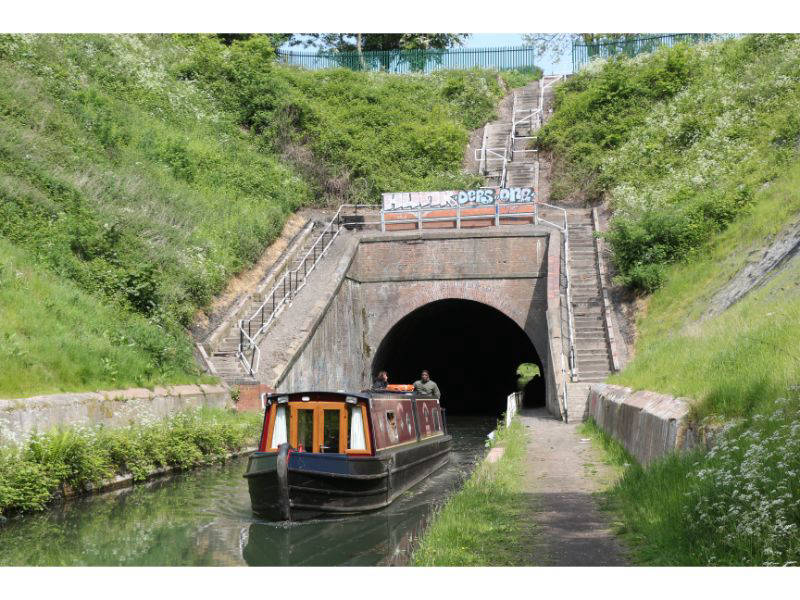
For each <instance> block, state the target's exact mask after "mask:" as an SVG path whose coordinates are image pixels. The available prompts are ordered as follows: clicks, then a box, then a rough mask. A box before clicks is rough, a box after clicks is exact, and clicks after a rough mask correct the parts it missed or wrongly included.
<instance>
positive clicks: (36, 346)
mask: <svg viewBox="0 0 800 600" xmlns="http://www.w3.org/2000/svg"><path fill="white" fill-rule="evenodd" d="M274 58H275V56H274V51H273V49H272V48H271V47H270V46H269V42H268V41H267V39H266V37H263V36H256V37H254V38H252V39H250V40H247V41H246V42H236V43H234V44H233V45H232V46H230V47H227V46H224V45H223V44H222V43H220V41H219V39H217V38H214V37H209V36H171V35H121V36H120V35H107V36H98V35H3V36H0V132H1V133H2V135H0V236H1V237H2V238H3V239H4V240H6V246H5V247H7V248H10V247H12V246H13V248H15V249H16V250H15V252H16V254H14V258H13V260H14V261H16V262H19V261H23V262H24V263H25V268H24V269H23V271H24V272H25V273H26V277H28V278H30V279H31V282H32V281H34V280H36V281H41V282H44V281H47V284H46V286H44V284H42V285H38V284H37V285H38V287H37V290H38V291H39V292H41V293H42V294H45V295H43V296H31V295H30V294H28V295H25V294H20V293H7V294H4V295H3V296H2V298H3V302H4V303H3V304H2V305H0V310H2V311H3V314H4V317H5V319H4V321H5V323H4V324H3V332H4V334H6V335H8V336H14V338H13V343H11V342H9V343H6V344H3V346H2V347H0V354H4V355H6V356H8V355H11V354H15V355H18V356H25V357H26V358H25V360H19V359H18V358H17V359H15V361H14V362H13V363H12V365H13V367H14V369H15V370H14V371H13V372H12V374H11V375H10V376H7V377H4V378H0V396H9V395H11V396H18V395H26V394H34V393H38V392H50V391H59V390H62V391H69V390H79V389H87V388H97V387H109V386H121V385H128V384H136V385H147V384H155V383H167V382H178V381H186V380H198V378H199V377H200V375H199V373H198V371H197V368H196V366H195V364H194V361H193V360H192V356H191V340H190V338H189V336H188V335H187V333H186V327H187V325H189V323H190V322H191V320H192V318H193V317H194V315H195V314H196V312H197V311H198V309H203V308H204V307H206V306H207V305H208V304H209V303H210V300H211V299H212V297H213V295H214V294H216V293H218V292H219V291H221V290H222V289H223V288H224V286H225V284H226V282H227V281H228V280H229V279H230V277H231V276H233V275H235V274H236V273H237V272H239V271H241V270H242V269H244V268H246V267H247V266H249V265H250V264H252V262H253V261H254V260H255V259H256V258H257V257H258V256H259V255H260V253H261V252H262V251H263V249H264V248H265V247H266V246H267V245H269V244H270V243H271V242H272V241H273V240H274V239H275V237H276V236H277V235H278V233H279V232H280V229H281V227H282V225H283V223H284V222H285V220H286V218H287V216H288V215H289V214H290V213H291V212H292V211H294V210H296V209H297V208H299V207H301V206H303V205H307V204H310V203H314V202H320V201H322V197H323V196H324V195H330V196H336V197H338V198H341V199H354V200H359V201H371V202H374V201H377V200H378V198H379V195H378V194H379V192H381V191H385V190H390V189H395V190H397V189H423V188H428V187H432V188H436V187H446V188H452V187H459V186H468V185H473V184H474V183H475V179H474V177H472V176H469V175H465V174H462V173H461V169H460V165H461V158H462V152H463V147H464V144H465V143H466V140H467V136H468V131H469V128H471V127H474V126H477V125H479V124H480V123H481V122H483V121H485V120H486V119H488V118H490V117H491V116H492V113H493V110H494V106H495V103H496V101H497V100H498V99H499V98H500V96H501V95H502V91H501V87H500V83H498V82H499V81H500V80H499V78H498V74H497V73H495V72H489V71H474V72H463V73H455V72H454V73H440V74H437V75H435V76H432V77H422V76H394V75H386V74H369V73H352V72H350V71H346V70H335V71H325V72H317V73H307V72H303V71H299V70H296V69H291V68H287V67H282V66H280V65H277V64H276V63H275V62H274ZM508 78H509V80H510V81H512V82H513V83H514V84H516V85H521V84H522V83H523V82H524V81H525V80H527V79H528V78H530V76H525V75H521V74H513V75H509V76H508ZM8 243H10V244H11V246H8ZM10 253H11V250H9V257H11V254H10ZM8 260H11V258H9V259H8ZM8 260H6V261H5V262H6V263H8ZM59 286H63V288H64V289H63V290H59V289H58V287H59ZM45 287H46V288H47V291H46V292H45V289H44V288H45ZM76 289H80V290H82V291H83V292H85V295H83V296H82V300H81V302H82V304H81V307H82V309H83V310H82V311H72V313H71V316H70V319H69V323H70V324H71V326H73V327H75V329H76V331H79V332H81V337H80V339H81V340H82V341H83V343H84V344H85V346H86V348H87V350H88V351H87V353H86V354H85V356H81V355H80V354H79V353H77V352H76V351H74V342H75V339H71V337H70V336H69V334H68V332H67V330H66V329H65V328H64V327H61V326H51V325H50V324H49V321H50V319H51V315H52V311H48V310H45V309H44V308H41V307H47V306H49V305H51V304H53V303H55V304H56V305H59V306H62V307H63V304H64V298H67V297H71V295H73V293H74V291H75V290H76ZM31 302H33V303H37V304H39V305H40V308H41V309H34V308H32V307H30V306H26V303H31ZM97 304H102V305H105V306H106V307H107V308H106V310H105V312H103V311H102V310H95V309H94V308H93V305H97ZM111 313H116V314H117V315H119V318H118V319H116V320H114V319H109V318H108V317H107V315H108V314H111ZM33 316H35V318H37V319H40V321H38V322H36V326H33V324H32V322H31V321H30V319H31V318H33ZM20 323H27V324H28V325H27V326H25V327H24V328H23V329H19V328H18V326H19V327H22V326H21V325H19V324H20ZM12 324H17V325H14V326H12ZM134 324H135V325H134ZM134 330H135V331H134ZM115 345H124V346H125V347H126V349H125V350H119V349H118V350H114V351H110V350H109V351H106V350H108V349H109V348H110V347H111V346H115ZM61 348H64V349H65V350H64V351H63V352H62V351H61V350H60V349H61ZM99 348H105V349H106V350H103V351H102V354H103V356H102V357H101V358H102V360H101V361H100V362H99V363H98V362H97V359H98V357H99V353H100V351H99V350H98V349H99ZM51 352H52V353H54V354H55V356H47V355H48V354H49V353H51Z"/></svg>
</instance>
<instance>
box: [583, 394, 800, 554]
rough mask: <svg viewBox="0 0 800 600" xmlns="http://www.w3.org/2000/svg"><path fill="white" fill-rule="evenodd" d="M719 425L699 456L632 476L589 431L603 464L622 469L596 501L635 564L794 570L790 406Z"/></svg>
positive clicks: (799, 516) (669, 460) (799, 431)
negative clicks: (611, 515) (617, 521)
mask: <svg viewBox="0 0 800 600" xmlns="http://www.w3.org/2000/svg"><path fill="white" fill-rule="evenodd" d="M794 396H795V397H794V399H790V398H789V397H788V396H787V398H784V399H782V400H779V401H778V402H776V404H775V406H773V408H772V410H770V411H768V412H760V413H758V414H757V415H755V416H754V417H753V419H752V420H751V421H749V422H748V423H740V424H738V425H735V426H729V427H728V428H727V430H726V431H725V432H724V433H723V434H722V435H721V436H720V439H719V442H718V444H717V445H716V447H715V448H714V449H712V450H711V451H710V452H708V453H707V454H703V453H702V452H699V451H698V452H693V453H691V454H686V455H678V454H673V455H669V456H667V457H666V458H664V459H661V460H659V461H657V462H655V463H653V464H652V465H650V466H648V468H647V469H642V468H641V467H640V466H639V465H638V464H637V463H636V462H635V460H633V459H632V458H631V457H630V456H629V455H628V454H627V452H625V450H624V448H622V446H621V445H620V444H619V443H618V442H616V441H614V440H612V439H611V438H609V437H608V436H607V435H606V434H605V433H604V432H603V431H602V430H600V429H599V428H597V426H596V425H594V424H593V423H592V424H591V425H590V426H589V427H587V428H586V429H585V432H586V433H591V434H592V435H593V437H595V439H598V440H599V441H600V443H601V445H602V446H603V447H605V449H606V450H607V452H608V453H609V456H610V462H612V463H614V464H619V465H622V466H624V468H625V471H624V475H623V477H622V478H621V479H620V481H619V483H617V485H616V486H615V487H613V488H612V489H611V490H609V491H607V492H606V494H605V496H606V500H607V508H609V509H611V510H614V511H616V512H617V513H618V514H619V515H620V516H621V517H622V521H623V523H622V527H621V533H623V535H625V537H626V538H627V540H628V541H629V542H630V544H631V545H632V547H633V550H634V552H635V555H636V557H637V559H638V562H640V563H642V564H652V565H731V566H745V565H764V566H776V565H794V564H798V562H800V535H798V527H800V486H798V485H797V482H796V474H797V473H798V471H800V452H798V450H800V423H799V422H798V420H797V415H798V413H799V412H800V399H799V397H798V395H797V394H796V392H795V394H794Z"/></svg>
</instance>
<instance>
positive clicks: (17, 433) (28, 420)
mask: <svg viewBox="0 0 800 600" xmlns="http://www.w3.org/2000/svg"><path fill="white" fill-rule="evenodd" d="M199 406H213V407H219V408H222V407H226V406H230V392H229V391H228V389H227V388H225V387H223V386H220V385H206V384H201V385H174V386H168V387H156V388H155V389H153V390H152V391H151V390H148V389H144V388H130V389H126V390H111V391H102V392H84V393H77V394H53V395H48V396H34V397H32V398H21V399H17V400H0V444H3V443H8V442H12V443H14V442H16V443H20V442H24V441H25V440H27V439H28V438H30V436H31V435H32V434H33V433H34V432H36V431H38V432H45V431H47V430H49V429H52V428H53V427H63V426H69V427H78V426H82V425H84V426H87V425H96V424H103V425H107V426H109V427H123V426H126V425H133V424H137V423H142V422H146V421H149V420H159V419H164V418H166V417H168V416H170V415H172V414H174V413H176V412H178V411H180V410H183V409H185V408H189V407H199Z"/></svg>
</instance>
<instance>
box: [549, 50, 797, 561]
mask: <svg viewBox="0 0 800 600" xmlns="http://www.w3.org/2000/svg"><path fill="white" fill-rule="evenodd" d="M799 58H800V38H798V37H797V36H784V35H766V36H761V35H755V36H747V37H745V38H743V39H741V40H735V41H727V42H724V43H718V44H711V45H699V46H695V47H692V48H687V47H676V48H673V49H662V50H659V51H658V52H656V53H654V54H653V55H649V56H641V57H637V58H636V59H633V60H627V59H621V60H611V61H607V62H603V63H598V64H597V65H594V66H592V67H590V68H589V69H588V70H586V71H585V72H582V73H580V74H579V75H577V76H576V77H575V78H574V79H573V80H571V81H570V82H568V83H567V84H566V85H565V86H563V87H562V89H561V90H560V91H559V92H558V102H559V108H558V110H557V111H556V113H555V115H554V118H553V119H552V121H551V122H550V123H549V124H548V125H547V126H546V128H545V132H544V137H545V139H546V141H547V144H548V146H549V147H550V148H551V150H552V151H553V152H554V156H555V157H556V159H557V161H558V160H560V161H561V165H560V169H561V171H560V175H559V177H558V180H557V181H556V184H555V193H556V194H557V195H558V196H559V197H560V198H565V197H566V196H570V195H575V196H578V197H580V196H584V197H586V198H588V199H590V200H601V199H604V200H608V201H609V202H610V207H611V208H612V210H613V217H612V220H611V224H610V230H609V234H608V238H609V241H610V244H611V247H612V250H613V255H614V262H615V264H616V266H617V269H618V271H619V279H618V281H619V282H620V283H623V284H626V285H628V286H630V287H632V288H633V289H635V290H638V291H645V292H653V293H652V295H651V296H649V298H648V299H647V302H646V305H645V306H646V309H645V310H644V311H642V312H641V313H640V314H639V315H638V318H637V328H636V329H637V334H638V335H637V339H636V349H635V355H634V358H633V360H632V361H631V362H630V363H629V364H628V365H627V367H626V368H625V370H624V371H623V372H622V373H620V374H618V375H615V376H612V377H611V378H610V379H609V382H610V383H618V384H622V385H627V386H631V387H633V388H635V389H650V390H656V391H660V392H665V393H670V394H673V395H677V396H686V397H689V398H690V399H691V401H692V405H691V410H692V413H691V418H692V419H693V420H695V421H696V422H697V423H698V424H699V425H704V424H710V425H714V424H716V425H719V424H720V423H721V422H727V423H728V425H727V426H726V431H725V433H724V435H722V436H721V437H720V438H719V441H718V444H717V446H716V447H715V449H714V450H712V451H710V452H708V453H703V452H701V451H697V452H694V453H691V454H688V455H682V456H681V455H672V456H668V457H666V458H665V459H663V460H661V461H658V462H656V463H654V464H652V465H650V466H648V468H647V469H642V468H641V467H639V466H638V465H636V464H635V463H634V461H633V460H632V459H630V457H629V456H627V454H626V453H625V452H624V450H622V449H621V447H619V445H618V444H616V443H615V442H612V441H611V440H610V439H609V438H607V436H605V441H604V445H605V446H606V448H607V449H608V450H609V451H610V452H611V453H612V455H613V456H614V458H612V459H611V461H612V462H614V463H616V464H618V465H625V463H628V465H627V466H624V467H623V468H624V469H625V474H624V477H623V478H622V479H621V480H620V482H619V484H618V485H617V486H615V487H614V488H613V489H612V490H611V491H610V493H609V500H610V502H611V506H612V507H614V508H615V509H616V510H617V511H618V512H619V514H620V516H621V519H622V529H623V531H624V532H625V533H626V535H627V536H628V537H629V539H630V541H631V542H632V544H633V545H634V549H635V550H636V554H637V557H638V560H639V561H640V562H642V563H645V564H654V565H708V564H718V565H764V564H773V565H774V564H795V563H796V562H797V561H798V557H799V556H800V546H799V545H798V540H800V536H799V535H798V531H797V528H798V527H800V486H798V484H797V478H796V476H795V474H796V472H797V469H798V463H797V456H798V454H797V451H796V447H797V445H798V443H800V426H799V425H798V424H797V423H798V421H800V399H799V398H798V393H797V385H798V381H797V373H798V370H797V365H798V364H800V354H798V339H800V261H798V260H796V259H793V260H791V261H789V262H787V263H785V264H784V265H782V267H781V268H780V269H778V270H776V271H774V272H772V273H770V274H769V277H768V278H767V279H766V282H765V283H764V284H763V285H761V286H760V287H756V288H755V289H752V290H750V291H749V292H748V293H747V294H746V295H745V296H744V297H742V298H741V299H739V300H738V301H737V302H736V303H735V304H733V305H732V306H730V307H728V308H726V309H725V307H724V306H719V305H717V304H718V302H719V301H718V300H717V299H716V298H715V296H716V295H717V294H718V292H719V291H720V290H721V289H722V288H723V287H724V286H725V285H726V284H727V283H728V282H729V281H731V279H732V278H733V277H734V276H735V275H736V274H737V273H738V272H740V271H741V269H742V268H743V267H744V266H745V265H747V264H748V263H749V262H751V261H753V260H754V258H756V257H759V256H760V255H761V253H762V252H763V250H764V249H765V247H766V246H767V245H769V244H770V243H771V242H772V241H773V240H774V239H775V237H776V236H777V235H778V234H779V233H780V232H781V231H782V230H784V229H785V228H786V227H787V225H789V224H791V223H793V222H795V221H796V220H797V218H798V215H800V194H799V193H798V192H797V190H798V189H800V161H798V150H799V149H800V144H798V140H800V121H798V120H797V114H798V109H800V88H799V87H798V85H800V84H798V81H800V79H798V75H800V60H798V59H799ZM723 309H724V310H723Z"/></svg>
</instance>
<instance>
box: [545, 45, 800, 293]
mask: <svg viewBox="0 0 800 600" xmlns="http://www.w3.org/2000/svg"><path fill="white" fill-rule="evenodd" d="M798 52H800V38H798V37H797V36H783V35H774V36H772V35H771V36H746V37H744V38H742V39H740V40H729V41H726V42H721V43H714V44H699V45H696V46H692V47H688V46H686V45H678V46H676V47H674V48H662V49H660V50H658V51H656V52H654V53H652V54H650V55H641V56H638V57H636V58H633V59H629V58H625V57H617V58H613V59H610V60H607V61H605V62H598V63H597V64H594V65H592V66H591V67H589V68H587V69H584V70H583V71H581V72H580V73H578V74H576V75H575V77H573V78H571V79H570V80H568V81H567V82H566V83H565V84H564V85H562V86H560V87H559V88H558V89H557V90H556V105H557V110H556V112H555V114H554V115H553V117H552V118H551V119H550V121H549V122H548V123H547V124H546V125H545V127H544V128H543V130H542V133H541V136H540V139H541V143H542V145H543V146H544V147H545V148H547V149H549V150H551V151H552V152H553V153H554V154H556V155H557V156H558V157H559V159H560V160H558V161H556V162H555V163H554V164H555V165H556V166H557V169H556V172H555V180H554V182H553V186H552V195H553V197H554V198H556V199H558V198H560V197H565V196H578V197H583V198H585V199H586V200H587V201H601V200H608V201H610V204H611V207H612V209H613V211H614V216H613V218H612V221H611V224H610V231H609V236H608V239H609V243H610V247H611V250H612V254H613V261H614V264H615V266H616V267H617V270H618V272H619V277H618V281H619V282H620V283H623V284H625V285H628V286H630V287H632V288H634V289H636V290H639V291H645V292H651V291H653V290H654V289H656V288H657V287H659V286H660V285H661V284H662V283H663V280H664V277H663V267H664V266H665V265H668V264H670V263H673V262H676V261H681V260H684V259H691V258H692V257H693V256H694V255H695V254H696V253H697V252H699V251H701V250H702V249H703V247H704V246H705V245H706V243H707V242H708V241H709V240H710V239H711V237H712V236H713V235H714V234H715V233H717V232H719V231H721V230H722V229H724V228H725V227H727V226H728V224H729V223H731V222H732V221H733V220H734V219H736V218H737V217H738V216H739V215H741V214H742V213H743V212H745V211H746V210H748V207H749V206H750V205H751V203H752V197H753V190H756V189H759V187H761V186H762V185H763V184H764V183H766V182H768V181H771V180H772V179H774V178H775V177H776V176H778V175H779V174H780V173H781V172H782V170H783V169H785V166H786V165H787V164H790V163H791V162H792V161H794V160H797V156H798V149H800V144H798V142H797V140H798V133H797V132H798V125H797V123H798V121H797V119H796V115H797V114H798V111H799V110H800V100H798V99H799V98H800V95H798V91H800V84H798V83H797V81H798V80H797V71H798V69H797V58H796V57H797V55H798Z"/></svg>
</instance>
